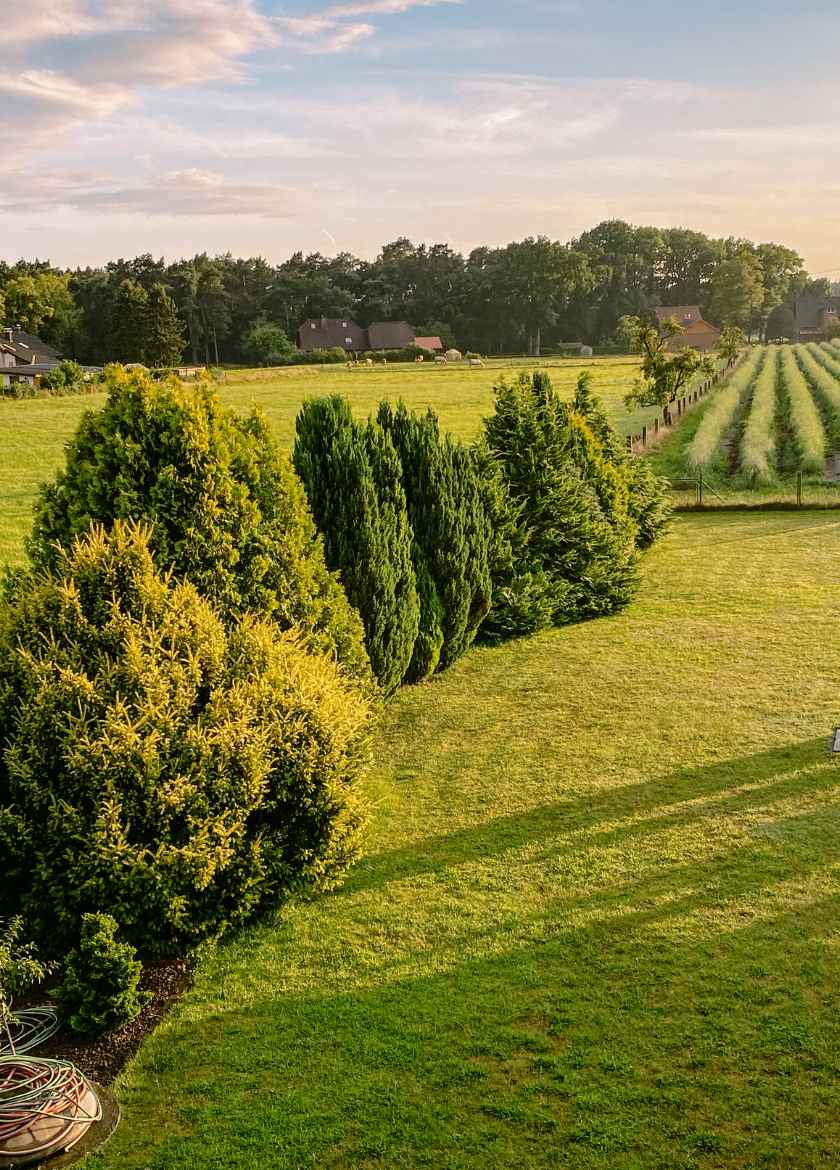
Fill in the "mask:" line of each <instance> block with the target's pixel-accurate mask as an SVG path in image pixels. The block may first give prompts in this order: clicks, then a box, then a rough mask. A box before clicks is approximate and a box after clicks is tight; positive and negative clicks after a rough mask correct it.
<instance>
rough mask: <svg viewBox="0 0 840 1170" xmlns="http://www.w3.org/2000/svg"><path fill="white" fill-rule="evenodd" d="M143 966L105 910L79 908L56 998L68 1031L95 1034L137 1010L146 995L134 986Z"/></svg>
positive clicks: (125, 1020) (127, 1020) (128, 1018)
mask: <svg viewBox="0 0 840 1170" xmlns="http://www.w3.org/2000/svg"><path fill="white" fill-rule="evenodd" d="M142 972H143V968H142V966H141V964H140V962H139V960H138V958H137V952H136V950H135V949H134V947H133V946H131V945H130V944H129V943H125V942H120V941H119V940H118V939H117V923H116V921H115V920H114V919H113V918H112V917H111V915H110V914H84V915H83V916H82V931H81V938H80V940H79V945H78V947H76V948H75V949H74V950H72V951H71V952H70V954H69V955H68V956H67V959H66V961H65V964H64V979H63V981H62V983H61V986H60V987H59V989H58V991H57V993H56V996H55V998H56V1000H57V1001H58V1004H59V1007H60V1008H61V1010H62V1013H63V1014H64V1017H65V1019H66V1020H67V1022H68V1024H69V1025H70V1027H71V1029H72V1030H73V1031H74V1032H77V1033H79V1034H80V1035H83V1036H99V1035H101V1034H102V1033H103V1032H108V1031H110V1030H111V1029H112V1028H121V1027H122V1026H123V1025H124V1024H128V1023H130V1022H131V1021H132V1020H133V1019H134V1018H135V1016H137V1015H139V1013H140V1010H141V1009H142V1007H143V1005H144V1004H145V1003H147V1002H148V1000H149V999H150V998H151V996H150V994H149V993H148V992H143V991H140V976H141V974H142Z"/></svg>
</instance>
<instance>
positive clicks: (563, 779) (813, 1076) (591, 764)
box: [90, 512, 840, 1170]
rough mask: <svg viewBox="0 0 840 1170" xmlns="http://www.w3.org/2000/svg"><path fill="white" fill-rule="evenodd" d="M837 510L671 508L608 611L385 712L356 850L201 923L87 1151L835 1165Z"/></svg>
mask: <svg viewBox="0 0 840 1170" xmlns="http://www.w3.org/2000/svg"><path fill="white" fill-rule="evenodd" d="M838 541H840V521H838V520H837V519H835V518H833V517H832V515H831V514H830V513H817V512H806V513H801V514H798V513H762V514H759V515H743V514H729V513H727V514H717V515H699V516H681V517H678V518H677V520H676V522H675V525H674V530H673V532H672V534H671V535H670V536H669V537H667V538H666V539H665V540H664V541H663V542H662V543H661V544H660V545H659V546H658V547H657V548H656V549H655V550H654V551H653V552H652V553H651V554H649V555H648V556H647V558H646V560H645V562H644V583H643V588H642V591H641V595H640V597H639V598H638V600H637V601H636V602H635V603H634V604H633V605H631V607H630V608H629V610H627V611H626V612H625V613H624V614H622V615H621V616H618V617H614V618H609V619H604V620H600V621H594V622H590V623H588V624H585V625H580V626H576V627H569V628H566V629H562V630H555V631H553V632H550V633H545V634H542V635H540V636H538V637H535V638H533V639H530V640H524V641H520V642H515V643H512V644H509V645H507V646H506V647H504V648H503V649H499V650H475V651H473V652H472V653H470V654H469V655H468V656H467V658H466V659H464V660H462V661H461V662H460V663H459V664H458V665H457V666H456V667H454V668H453V669H452V670H451V671H450V672H449V673H448V674H446V675H444V676H441V677H439V678H438V679H437V680H435V681H434V682H433V683H432V684H430V685H427V686H425V687H419V688H413V689H409V690H406V691H403V692H402V693H401V694H400V695H399V696H398V697H397V698H396V699H395V701H394V702H392V703H391V704H390V705H389V707H388V709H387V712H386V715H385V721H384V726H383V728H382V731H381V733H380V739H379V742H378V744H377V751H376V757H377V760H378V761H379V762H378V766H377V771H376V773H375V775H374V777H373V779H372V781H371V784H370V787H371V794H372V796H373V799H374V801H375V804H376V816H375V825H374V829H373V833H372V836H371V839H370V844H369V852H368V855H367V858H366V859H365V860H364V861H363V862H362V863H361V864H359V865H358V866H357V867H356V868H355V869H354V870H353V871H352V872H351V874H350V876H349V878H348V880H347V882H346V884H345V886H344V888H343V889H341V890H340V891H339V892H337V893H336V894H334V895H331V896H328V897H320V898H317V899H315V900H313V901H310V902H307V903H302V904H298V905H293V906H289V907H287V908H286V909H285V910H284V911H283V913H282V914H280V915H279V916H278V917H277V918H276V920H274V921H266V922H264V923H263V924H262V925H260V926H257V927H256V928H254V929H251V930H248V931H247V932H246V933H244V934H243V935H241V936H240V937H239V938H237V939H235V940H232V941H230V942H229V943H227V944H225V945H222V946H220V947H219V948H218V949H216V950H214V951H210V952H208V953H206V954H205V955H204V956H203V957H202V958H201V960H200V962H199V966H198V970H197V976H196V982H195V986H194V987H193V989H192V990H191V991H190V992H189V993H188V995H187V997H186V999H185V1000H184V1001H183V1002H182V1003H181V1005H180V1006H179V1007H178V1008H177V1009H176V1010H175V1012H174V1014H173V1015H172V1016H171V1017H170V1018H169V1019H168V1020H167V1022H165V1023H164V1024H163V1026H162V1027H161V1028H160V1030H159V1031H158V1032H157V1033H155V1034H154V1035H153V1036H152V1037H151V1038H150V1039H149V1040H147V1042H146V1044H145V1045H144V1047H143V1049H142V1050H141V1052H140V1054H139V1057H138V1058H137V1059H136V1060H135V1062H134V1063H133V1064H131V1065H130V1066H129V1067H128V1069H127V1070H126V1071H125V1073H124V1074H123V1076H122V1078H121V1080H120V1082H119V1084H118V1092H119V1096H120V1100H121V1103H122V1106H123V1110H124V1118H123V1123H122V1125H121V1126H120V1128H119V1130H118V1131H117V1133H116V1134H115V1136H114V1137H113V1138H112V1140H111V1142H110V1144H109V1145H108V1146H106V1147H105V1149H104V1151H103V1152H102V1153H101V1154H99V1155H98V1156H97V1157H95V1158H94V1159H93V1160H92V1161H91V1163H90V1165H91V1168H92V1170H132V1168H133V1170H141V1168H142V1170H204V1168H207V1170H210V1168H211V1167H212V1168H214V1170H215V1168H218V1167H222V1166H223V1167H225V1168H226V1170H236V1168H240V1167H241V1168H243V1170H252V1168H253V1167H256V1166H271V1167H273V1168H276V1170H300V1168H302V1167H319V1168H324V1170H351V1168H352V1170H360V1168H371V1170H372V1168H374V1167H376V1168H377V1170H396V1168H398V1167H411V1168H417V1170H419V1168H422V1167H429V1168H430V1170H469V1168H481V1170H486V1167H489V1166H493V1167H500V1168H505V1170H508V1168H509V1170H514V1168H516V1170H519V1168H528V1170H542V1168H545V1170H548V1168H549V1167H551V1168H558V1167H569V1168H570V1170H571V1168H574V1170H581V1168H591V1170H595V1168H597V1170H677V1168H679V1170H720V1168H726V1170H736V1168H737V1170H746V1168H751V1170H758V1168H759V1167H761V1168H762V1170H769V1168H773V1170H806V1168H807V1170H817V1168H820V1170H824V1168H825V1167H828V1166H832V1165H834V1164H835V1163H836V1155H837V1150H838V1148H840V1056H839V1055H838V1054H840V1018H838V1013H837V1010H836V1003H837V986H838V981H839V980H840V930H838V910H840V831H838V830H840V787H838V765H837V763H835V762H834V760H832V759H831V758H830V757H829V755H828V752H827V738H828V736H829V734H830V732H831V729H832V727H833V726H834V724H835V723H836V722H837V721H838V718H837V717H838V713H840V710H839V704H840V700H839V699H838V687H837V666H836V655H835V653H834V643H835V639H834V631H835V629H836V627H837V622H838V619H840V599H839V598H838V593H837V589H836V576H837V556H838V554H837V549H838Z"/></svg>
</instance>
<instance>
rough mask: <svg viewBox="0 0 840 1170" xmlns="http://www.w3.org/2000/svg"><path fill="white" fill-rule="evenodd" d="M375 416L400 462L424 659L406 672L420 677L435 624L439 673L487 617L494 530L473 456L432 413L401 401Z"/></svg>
mask: <svg viewBox="0 0 840 1170" xmlns="http://www.w3.org/2000/svg"><path fill="white" fill-rule="evenodd" d="M378 417H379V422H380V423H381V425H382V426H383V427H384V429H385V430H386V431H387V433H388V434H389V435H390V436H391V438H392V439H393V441H394V445H395V447H396V449H397V453H398V455H399V457H400V462H401V463H402V468H403V486H404V488H405V495H406V501H407V503H408V516H409V520H410V521H411V526H412V528H413V529H414V537H415V540H416V542H417V550H418V555H417V558H416V564H418V565H419V567H418V570H417V571H418V578H419V580H420V582H421V585H420V600H421V617H420V626H421V629H422V630H423V631H424V656H423V657H422V660H421V656H420V655H419V654H418V657H417V658H416V659H415V661H414V662H413V663H412V674H413V675H414V676H415V677H417V678H418V679H419V678H420V677H423V669H425V668H428V667H429V666H430V664H431V662H432V661H433V658H434V653H433V649H434V647H435V645H436V642H437V640H438V637H439V635H438V634H437V628H438V624H440V628H441V632H442V635H443V641H442V645H441V650H440V658H439V662H438V667H437V668H438V669H440V670H444V669H446V668H447V667H449V666H451V665H452V663H453V662H455V661H457V659H458V658H460V656H461V655H462V654H463V653H464V652H465V651H466V650H467V649H469V647H470V645H471V644H472V642H473V640H474V639H475V636H476V633H477V632H478V629H479V626H480V625H481V623H482V621H483V620H484V618H485V617H486V616H487V613H488V610H489V608H490V599H491V593H492V582H491V579H490V557H491V543H492V532H491V528H490V521H489V517H488V515H487V510H486V507H485V502H484V493H483V489H482V484H481V478H480V473H479V465H478V461H477V459H476V456H475V454H474V452H472V451H470V450H468V449H467V448H465V447H463V446H462V445H461V444H459V443H456V442H455V441H454V440H453V439H451V438H450V437H449V436H446V437H442V436H441V434H440V429H439V427H438V421H437V418H436V417H435V415H434V414H433V412H432V411H429V412H428V413H427V414H426V415H422V416H421V415H416V414H414V413H411V412H409V411H408V410H407V408H406V407H405V405H404V404H403V403H400V404H399V405H398V406H397V407H396V408H394V407H392V406H391V405H390V403H388V402H383V403H382V404H381V406H380V408H379V416H378ZM419 554H422V560H421V559H420V555H419ZM426 570H427V571H428V575H429V578H430V579H431V580H430V582H427V581H426V580H425V576H424V574H425V571H426ZM430 585H433V586H434V589H432V588H431V587H430ZM441 615H442V620H441Z"/></svg>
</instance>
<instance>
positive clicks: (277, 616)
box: [29, 367, 370, 685]
mask: <svg viewBox="0 0 840 1170" xmlns="http://www.w3.org/2000/svg"><path fill="white" fill-rule="evenodd" d="M108 388H109V393H108V400H107V402H106V403H105V405H104V407H103V408H102V409H101V410H98V411H89V412H88V413H86V414H85V415H84V417H83V418H82V420H81V422H80V423H79V426H78V428H77V430H76V434H75V435H74V437H73V439H71V441H70V443H69V444H68V446H67V451H66V464H65V468H64V470H63V471H61V472H59V474H58V476H57V478H56V480H55V481H54V482H53V483H51V484H49V485H47V486H46V487H44V488H42V490H41V495H40V499H39V502H38V505H37V508H36V516H35V524H34V529H33V534H32V538H31V540H30V542H29V552H30V556H31V558H32V559H33V561H34V563H35V564H36V565H38V566H40V567H45V568H50V567H51V566H54V565H55V564H56V563H57V558H58V556H59V555H60V550H61V549H63V550H67V549H68V548H69V547H70V545H71V544H72V541H73V539H74V537H76V536H78V535H80V534H82V533H84V532H86V531H87V530H88V528H89V526H90V524H91V523H94V522H96V523H101V524H104V525H106V526H109V525H111V524H113V522H114V521H115V520H136V521H140V522H144V523H148V524H149V526H150V532H151V536H150V544H151V549H152V553H153V555H154V557H155V561H156V563H157V565H158V566H159V567H160V568H161V569H163V570H165V571H169V570H172V571H173V572H174V573H175V575H176V576H177V577H178V578H181V579H187V580H190V581H192V583H193V584H194V585H195V586H196V588H197V589H198V590H199V592H200V593H201V594H202V595H203V596H204V597H206V598H207V599H208V600H209V601H210V603H211V604H212V605H213V606H214V608H215V609H217V610H218V612H219V613H220V614H221V616H222V617H223V618H224V620H225V621H228V622H231V621H236V620H238V619H239V618H240V617H241V616H242V615H243V614H246V613H250V614H255V615H257V616H259V617H268V618H271V619H272V620H274V621H276V622H277V623H278V624H279V626H280V627H281V628H282V629H290V628H292V627H295V628H297V629H299V630H300V631H302V632H303V634H304V635H305V636H306V637H307V638H308V639H309V640H310V642H311V644H312V645H313V647H315V648H316V649H319V650H324V651H326V652H328V653H330V654H333V655H335V656H336V657H337V658H338V660H339V661H340V662H341V663H342V665H343V666H344V668H345V669H346V670H347V671H348V672H349V673H350V674H351V675H353V676H354V677H356V678H358V679H360V680H362V681H363V682H364V683H365V685H368V684H369V681H370V667H369V664H368V662H367V655H366V653H365V649H364V631H363V629H362V625H361V621H360V619H359V617H358V614H356V613H355V611H354V610H353V609H352V607H351V606H350V604H349V602H348V601H347V597H346V595H345V593H344V590H343V588H342V586H341V585H340V584H339V582H338V581H337V580H336V579H335V577H334V576H333V575H332V574H331V573H330V572H329V571H328V570H327V567H326V564H325V562H324V553H323V547H322V544H321V541H320V538H319V536H318V534H317V532H316V530H315V525H314V523H313V521H312V517H311V515H310V513H309V510H308V507H307V504H306V497H305V494H304V491H303V487H302V485H301V484H300V481H299V480H298V478H297V476H296V475H295V473H294V471H293V470H292V468H291V465H290V464H289V462H288V461H287V460H286V459H285V458H283V457H281V456H280V454H279V453H278V451H277V447H276V444H275V443H274V441H273V439H272V437H271V435H270V433H269V430H268V427H267V425H266V423H265V421H264V420H263V419H262V418H261V417H260V416H259V415H256V414H254V415H251V416H250V417H249V418H239V417H237V416H236V415H234V414H232V413H231V412H229V411H226V410H223V409H222V407H221V404H220V402H219V398H218V395H217V394H216V391H215V389H214V388H213V387H212V386H211V385H210V384H209V383H208V382H205V381H199V382H197V383H195V384H192V385H190V386H186V385H183V384H182V383H180V382H178V381H177V380H176V379H172V378H169V379H167V380H166V381H164V382H162V383H155V382H154V381H152V379H151V378H150V377H149V375H148V374H147V373H145V372H143V371H137V372H132V373H131V374H129V373H126V371H125V370H123V369H122V368H121V367H109V369H108Z"/></svg>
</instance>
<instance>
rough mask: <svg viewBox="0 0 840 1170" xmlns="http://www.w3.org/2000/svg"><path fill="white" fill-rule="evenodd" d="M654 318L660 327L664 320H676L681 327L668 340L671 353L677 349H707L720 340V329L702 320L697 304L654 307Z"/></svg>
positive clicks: (712, 347) (713, 346)
mask: <svg viewBox="0 0 840 1170" xmlns="http://www.w3.org/2000/svg"><path fill="white" fill-rule="evenodd" d="M655 312H656V320H657V322H658V324H659V327H660V329H661V328H662V326H663V325H664V324H665V322H666V321H676V323H677V324H678V325H679V326H680V328H681V329H682V333H677V334H675V335H674V336H673V337H671V338H670V339H669V341H668V345H667V348H668V349H669V350H670V351H671V352H672V353H673V352H675V351H676V350H679V349H687V348H688V347H689V346H691V347H692V348H693V349H699V350H703V351H704V352H705V351H708V350H711V349H714V348H715V346H716V345H717V343H718V342H719V341H720V334H721V331H720V329H718V328H716V326H714V325H710V324H709V322H708V321H704V320H703V314H702V313H701V312H700V306H699V305H662V306H661V308H659V309H656V310H655Z"/></svg>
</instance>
